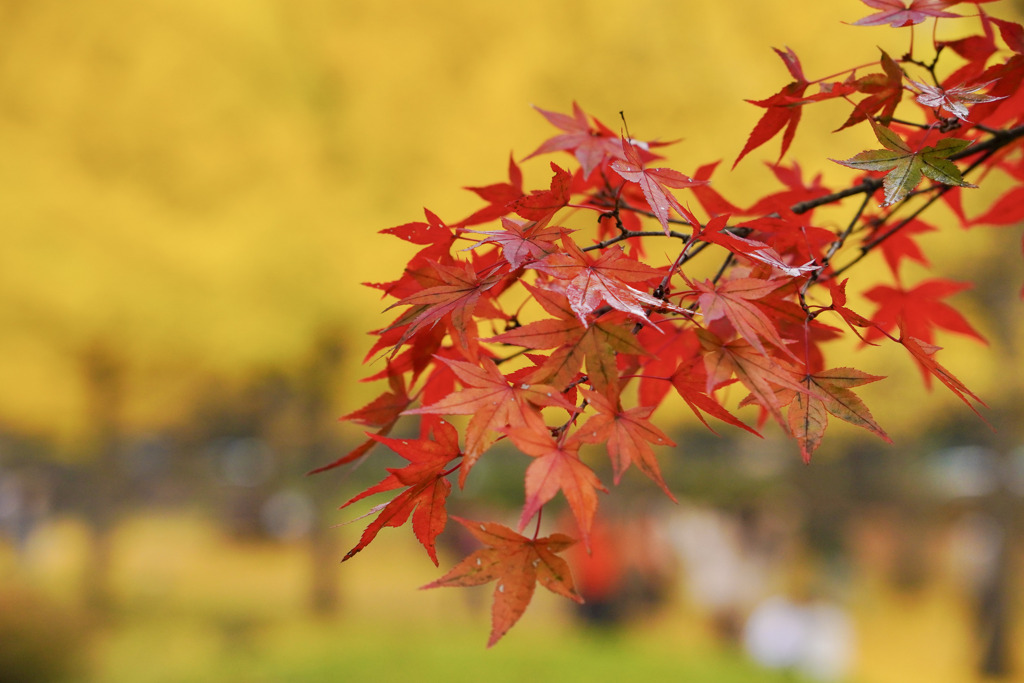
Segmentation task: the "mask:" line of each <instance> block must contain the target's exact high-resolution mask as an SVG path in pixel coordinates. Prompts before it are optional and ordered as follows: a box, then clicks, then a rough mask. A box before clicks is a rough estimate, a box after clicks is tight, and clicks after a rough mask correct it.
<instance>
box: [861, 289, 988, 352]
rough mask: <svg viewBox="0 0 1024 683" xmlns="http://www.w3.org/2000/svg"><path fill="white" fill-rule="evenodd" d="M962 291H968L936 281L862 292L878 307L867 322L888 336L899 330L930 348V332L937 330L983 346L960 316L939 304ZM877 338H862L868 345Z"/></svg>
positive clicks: (872, 333) (872, 335) (873, 333)
mask: <svg viewBox="0 0 1024 683" xmlns="http://www.w3.org/2000/svg"><path fill="white" fill-rule="evenodd" d="M965 289H970V285H969V284H966V283H961V282H953V281H952V280H946V279H941V278H937V279H934V280H925V281H924V282H922V283H921V284H919V285H918V286H916V287H914V288H913V289H904V288H903V286H902V285H897V286H896V287H889V286H888V285H878V286H877V287H872V288H871V289H870V290H868V291H867V292H865V293H864V296H865V297H866V298H868V299H871V300H872V301H874V302H875V303H877V304H878V309H877V310H876V311H875V314H874V315H873V316H871V320H872V321H873V322H874V323H875V325H877V326H878V328H880V329H881V330H884V331H886V332H890V333H891V332H893V331H894V330H895V329H896V328H897V327H899V328H901V329H903V330H905V331H906V333H907V335H909V336H911V337H916V338H917V339H921V340H923V341H925V342H926V343H928V344H931V343H932V341H933V340H934V330H935V328H937V327H939V328H942V329H944V330H949V331H950V332H956V333H958V334H963V335H966V336H968V337H974V338H975V339H977V340H978V341H980V342H981V343H983V344H985V343H987V342H986V341H985V338H984V337H982V336H981V335H980V334H979V333H978V331H977V330H975V329H974V328H973V327H971V324H970V323H969V322H967V320H966V319H965V318H964V317H963V316H962V315H960V313H958V312H957V311H956V310H955V309H954V308H953V307H952V306H950V305H949V304H946V303H943V302H942V301H940V299H943V298H945V297H947V296H952V295H953V294H956V293H957V292H962V291H964V290H965ZM881 336H882V333H881V332H880V331H879V330H877V329H869V330H868V333H867V335H866V338H867V339H868V340H869V341H870V340H873V339H878V338H879V337H881Z"/></svg>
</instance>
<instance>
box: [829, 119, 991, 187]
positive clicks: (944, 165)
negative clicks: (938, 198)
mask: <svg viewBox="0 0 1024 683" xmlns="http://www.w3.org/2000/svg"><path fill="white" fill-rule="evenodd" d="M871 127H872V128H874V130H875V137H877V138H878V141H879V142H881V143H882V146H883V147H885V149H873V150H869V151H866V152H861V153H860V154H857V155H855V156H852V157H850V158H849V159H846V160H844V161H840V160H839V159H831V161H834V162H836V163H837V164H842V165H843V166H846V167H848V168H853V169H856V170H860V171H886V174H885V179H884V180H883V181H882V182H883V188H884V189H885V201H884V202H883V203H882V206H891V205H892V204H895V203H896V202H899V201H902V200H904V199H906V197H907V195H908V194H910V192H911V191H912V190H913V189H914V188H915V187H917V185H918V184H919V183H920V182H921V180H922V177H923V176H928V177H929V178H931V179H932V180H934V181H935V182H937V183H943V184H945V185H959V186H960V187H977V185H972V184H970V183H968V182H965V181H964V179H963V176H962V175H960V170H959V169H958V168H957V167H956V164H954V163H953V162H952V161H950V160H949V157H950V156H951V155H953V154H956V153H957V152H961V151H963V150H964V149H966V148H967V147H968V146H969V145H970V144H971V141H970V140H961V139H959V138H942V139H941V140H939V141H938V142H937V143H935V146H934V147H932V146H926V147H922V148H920V149H918V150H914V149H911V148H910V146H909V145H907V143H906V142H904V140H903V139H902V138H901V137H900V136H899V135H897V134H896V133H895V132H893V131H892V130H891V129H889V128H886V127H884V126H880V125H878V124H877V123H875V122H874V121H872V122H871Z"/></svg>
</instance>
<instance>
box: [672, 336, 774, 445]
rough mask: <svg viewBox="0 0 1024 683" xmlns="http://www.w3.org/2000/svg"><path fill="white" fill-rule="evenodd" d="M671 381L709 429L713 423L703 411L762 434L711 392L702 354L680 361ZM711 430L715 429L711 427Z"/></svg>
mask: <svg viewBox="0 0 1024 683" xmlns="http://www.w3.org/2000/svg"><path fill="white" fill-rule="evenodd" d="M671 381H672V386H673V387H674V388H675V390H676V391H677V392H678V393H679V396H680V397H681V398H682V399H683V400H684V401H686V405H687V406H689V407H690V410H692V411H693V414H694V415H696V416H697V419H698V420H700V421H701V422H702V423H703V424H704V426H705V427H707V428H708V429H711V425H709V424H708V422H707V420H706V419H705V418H704V415H703V414H702V413H707V414H708V415H710V416H712V417H716V418H718V419H719V420H721V421H722V422H725V423H726V424H731V425H732V426H733V427H739V428H740V429H744V430H746V431H748V432H750V433H751V434H753V435H754V436H761V435H760V434H758V432H757V430H755V429H752V428H750V427H749V426H747V425H746V424H744V423H743V422H742V421H741V420H740V419H739V418H737V417H736V416H735V415H733V414H732V413H730V412H729V411H728V410H726V409H725V408H724V407H722V404H721V403H719V402H718V401H716V400H715V399H714V397H713V396H711V395H710V394H709V390H708V388H707V385H708V376H707V370H706V369H705V367H704V361H703V359H702V358H701V356H700V355H697V354H695V355H693V356H692V357H691V358H690V359H689V360H687V361H684V362H682V363H680V364H679V366H678V367H677V368H676V371H675V372H674V373H673V374H672V377H671ZM719 386H720V385H719ZM711 431H712V432H713V431H715V430H714V429H711Z"/></svg>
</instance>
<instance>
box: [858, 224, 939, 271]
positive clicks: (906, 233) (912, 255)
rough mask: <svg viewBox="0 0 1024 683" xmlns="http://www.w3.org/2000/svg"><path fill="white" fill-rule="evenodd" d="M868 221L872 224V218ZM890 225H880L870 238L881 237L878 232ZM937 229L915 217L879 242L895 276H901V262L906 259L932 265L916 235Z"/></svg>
mask: <svg viewBox="0 0 1024 683" xmlns="http://www.w3.org/2000/svg"><path fill="white" fill-rule="evenodd" d="M867 222H868V223H869V224H870V222H871V220H870V219H867ZM888 227H889V226H879V230H878V231H875V233H873V234H872V235H871V237H870V238H869V239H871V240H873V239H875V238H876V237H879V234H877V233H878V232H879V231H881V230H885V229H887V228H888ZM935 230H936V228H935V226H933V225H929V224H928V223H925V222H924V221H922V220H920V219H919V218H914V219H911V220H910V221H908V222H907V223H905V224H902V225H901V226H900V229H899V230H898V231H896V232H894V233H893V234H891V235H886V237H885V240H884V241H882V242H881V243H879V247H880V248H881V250H882V256H884V257H885V262H886V263H887V264H888V265H889V270H891V271H892V274H893V275H894V276H897V277H898V276H899V269H900V263H901V262H902V261H903V260H904V259H910V260H911V261H916V262H917V263H920V264H921V265H923V266H928V265H930V264H929V263H928V259H927V257H925V255H924V252H922V251H921V248H920V247H919V246H918V244H917V242H916V241H915V240H914V236H915V235H920V234H923V233H926V232H934V231H935Z"/></svg>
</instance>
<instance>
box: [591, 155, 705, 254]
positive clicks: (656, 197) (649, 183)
mask: <svg viewBox="0 0 1024 683" xmlns="http://www.w3.org/2000/svg"><path fill="white" fill-rule="evenodd" d="M622 153H623V156H625V159H624V160H623V159H617V160H615V161H613V162H612V164H611V167H612V170H613V171H615V172H616V173H618V174H619V175H620V176H622V177H623V178H625V179H626V180H628V181H629V182H631V183H636V184H638V185H639V186H640V189H641V190H642V191H643V193H644V198H645V199H646V200H647V203H648V205H650V207H651V212H653V213H654V215H655V217H656V218H657V219H658V222H659V223H661V227H662V229H664V231H665V234H666V235H667V234H669V232H671V231H670V229H669V227H668V220H669V211H670V210H671V209H675V211H676V213H678V214H679V215H680V216H682V217H683V219H684V220H685V221H686V222H687V223H689V224H690V225H692V226H694V227H696V226H698V225H700V222H699V221H698V220H697V219H696V218H695V217H694V215H693V214H692V213H690V210H689V209H687V208H686V207H685V206H683V205H682V204H680V203H679V200H678V199H676V198H675V196H674V195H673V194H672V192H671V191H670V190H669V188H670V187H674V188H684V187H697V186H699V185H706V184H707V182H708V181H706V180H696V179H694V178H691V177H690V176H687V175H683V174H682V173H680V172H679V171H673V170H672V169H671V168H645V167H644V162H643V160H642V159H641V158H640V153H639V152H638V151H637V149H636V147H635V146H634V145H633V143H631V142H630V141H629V140H627V139H626V138H622Z"/></svg>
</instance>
